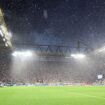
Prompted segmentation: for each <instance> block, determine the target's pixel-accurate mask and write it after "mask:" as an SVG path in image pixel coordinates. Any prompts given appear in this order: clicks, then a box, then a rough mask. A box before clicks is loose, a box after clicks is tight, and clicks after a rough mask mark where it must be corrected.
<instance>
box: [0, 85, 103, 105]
mask: <svg viewBox="0 0 105 105" xmlns="http://www.w3.org/2000/svg"><path fill="white" fill-rule="evenodd" d="M0 105H105V87H92V86H83V87H82V86H81V87H80V86H75V87H74V86H60V87H56V86H53V87H47V86H46V87H5V88H0Z"/></svg>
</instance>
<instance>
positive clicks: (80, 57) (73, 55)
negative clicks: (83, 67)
mask: <svg viewBox="0 0 105 105" xmlns="http://www.w3.org/2000/svg"><path fill="white" fill-rule="evenodd" d="M71 57H73V58H75V59H83V58H85V57H86V55H84V54H71Z"/></svg>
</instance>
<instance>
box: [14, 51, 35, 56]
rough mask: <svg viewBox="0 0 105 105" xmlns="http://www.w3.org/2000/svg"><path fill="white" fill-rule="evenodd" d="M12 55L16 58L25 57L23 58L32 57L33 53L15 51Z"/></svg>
mask: <svg viewBox="0 0 105 105" xmlns="http://www.w3.org/2000/svg"><path fill="white" fill-rule="evenodd" d="M12 55H13V56H14V57H17V56H21V57H22V56H23V57H31V56H32V55H33V53H32V52H31V51H14V52H13V53H12Z"/></svg>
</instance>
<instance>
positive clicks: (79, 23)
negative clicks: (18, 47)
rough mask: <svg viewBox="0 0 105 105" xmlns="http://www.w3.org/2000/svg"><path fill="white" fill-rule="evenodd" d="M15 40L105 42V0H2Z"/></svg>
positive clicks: (37, 42) (53, 42) (71, 43)
mask: <svg viewBox="0 0 105 105" xmlns="http://www.w3.org/2000/svg"><path fill="white" fill-rule="evenodd" d="M0 5H1V8H2V9H3V11H4V14H5V20H6V24H7V26H8V28H9V30H10V31H11V32H12V33H13V38H12V40H13V42H16V41H17V42H27V43H28V42H31V43H33V44H53V45H73V44H74V43H76V42H77V41H78V40H82V41H83V42H84V43H86V44H89V45H90V46H95V47H96V46H102V45H103V44H104V43H105V0H0Z"/></svg>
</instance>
